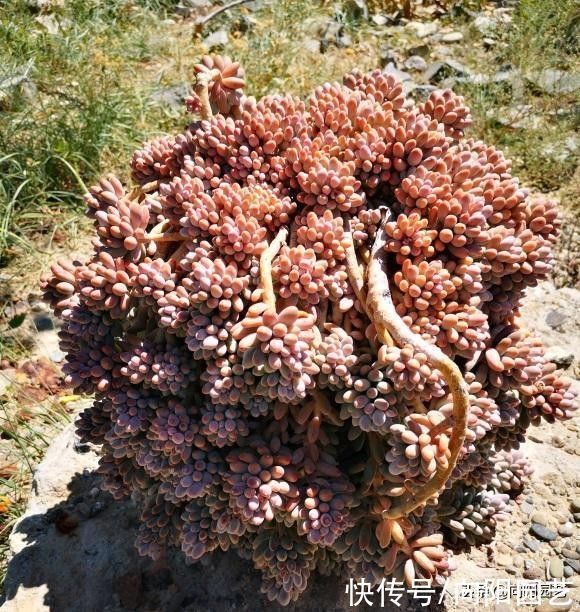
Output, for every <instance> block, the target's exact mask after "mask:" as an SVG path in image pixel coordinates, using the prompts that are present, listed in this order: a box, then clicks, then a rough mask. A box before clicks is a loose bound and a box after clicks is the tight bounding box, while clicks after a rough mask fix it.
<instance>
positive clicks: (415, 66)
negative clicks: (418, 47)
mask: <svg viewBox="0 0 580 612" xmlns="http://www.w3.org/2000/svg"><path fill="white" fill-rule="evenodd" d="M403 68H406V69H407V70H418V71H420V72H422V71H423V70H426V69H427V62H426V61H425V60H424V59H423V58H422V57H421V56H420V55H411V56H410V57H408V58H407V59H406V60H405V61H404V62H403Z"/></svg>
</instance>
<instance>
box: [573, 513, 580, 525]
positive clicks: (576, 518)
mask: <svg viewBox="0 0 580 612" xmlns="http://www.w3.org/2000/svg"><path fill="white" fill-rule="evenodd" d="M572 516H573V517H574V522H575V523H580V512H574V514H573V515H572Z"/></svg>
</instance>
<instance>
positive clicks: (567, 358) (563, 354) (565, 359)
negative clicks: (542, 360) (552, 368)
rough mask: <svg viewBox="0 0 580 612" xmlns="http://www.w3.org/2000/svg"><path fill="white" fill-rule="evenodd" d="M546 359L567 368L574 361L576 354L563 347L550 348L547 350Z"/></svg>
mask: <svg viewBox="0 0 580 612" xmlns="http://www.w3.org/2000/svg"><path fill="white" fill-rule="evenodd" d="M546 359H547V360H548V361H553V362H554V363H555V364H556V365H557V366H558V367H560V368H567V367H568V366H570V365H571V364H572V362H573V361H574V353H572V352H571V351H569V350H567V349H565V348H564V347H562V346H550V347H548V348H547V349H546Z"/></svg>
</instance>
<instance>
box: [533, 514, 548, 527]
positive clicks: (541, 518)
mask: <svg viewBox="0 0 580 612" xmlns="http://www.w3.org/2000/svg"><path fill="white" fill-rule="evenodd" d="M532 522H534V523H539V524H540V525H544V526H547V525H549V523H550V521H549V518H548V515H547V514H546V513H545V512H534V514H532Z"/></svg>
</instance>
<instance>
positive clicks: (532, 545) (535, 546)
mask: <svg viewBox="0 0 580 612" xmlns="http://www.w3.org/2000/svg"><path fill="white" fill-rule="evenodd" d="M524 546H526V547H527V548H529V549H530V550H531V551H532V552H538V550H540V543H539V542H538V540H532V539H530V538H525V539H524Z"/></svg>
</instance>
